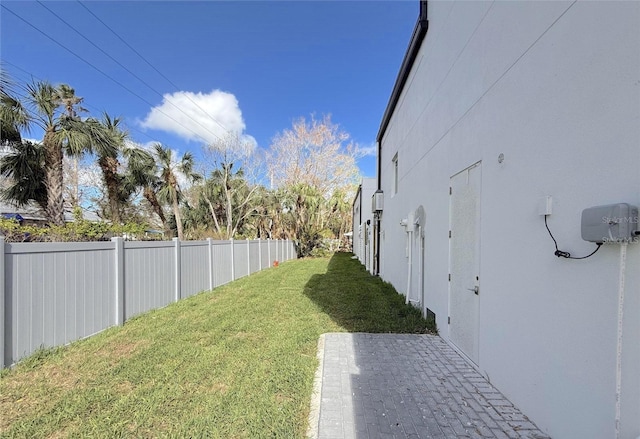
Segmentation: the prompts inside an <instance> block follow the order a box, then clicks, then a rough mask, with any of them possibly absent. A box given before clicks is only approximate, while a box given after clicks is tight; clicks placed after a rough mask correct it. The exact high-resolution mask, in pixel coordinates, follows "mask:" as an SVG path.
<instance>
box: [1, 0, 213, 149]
mask: <svg viewBox="0 0 640 439" xmlns="http://www.w3.org/2000/svg"><path fill="white" fill-rule="evenodd" d="M0 8H2V9H4V10H5V11H7V12H9V13H11V14H12V15H14V16H15V17H16V18H18V19H19V20H20V21H22V22H24V23H25V24H27V25H28V26H29V27H31V28H33V29H34V30H36V31H37V32H39V33H40V34H42V35H43V36H45V37H46V38H47V39H49V40H51V41H52V42H54V43H56V44H57V45H58V46H60V47H62V48H63V49H64V50H66V51H67V52H69V53H70V54H72V55H73V56H75V57H76V58H78V59H79V60H80V61H82V62H84V63H85V64H87V65H89V66H90V67H91V68H93V69H94V70H96V71H97V72H98V73H100V74H101V75H103V76H105V77H107V78H108V79H110V80H111V81H113V82H114V83H115V84H117V85H119V86H120V87H122V88H123V89H124V90H126V91H128V92H129V93H131V94H132V95H133V96H135V97H137V98H138V99H140V100H141V101H142V102H144V103H146V104H147V105H149V106H150V107H152V108H154V107H155V106H154V104H152V103H151V102H149V101H147V100H146V99H145V98H143V97H142V96H140V95H139V94H137V93H136V92H134V91H133V90H131V89H130V88H129V87H127V86H126V85H124V84H122V83H121V82H119V81H118V80H117V79H115V78H113V77H112V76H111V75H109V74H108V73H105V72H103V71H102V70H100V69H99V68H98V67H96V66H95V65H93V64H92V63H90V62H89V61H87V60H86V59H84V58H83V57H82V56H80V55H78V54H77V53H76V52H74V51H73V50H71V49H69V48H68V47H67V46H65V45H64V44H62V43H60V42H59V41H57V40H56V39H55V38H53V37H51V36H49V35H47V34H46V33H45V32H43V31H42V30H40V29H39V28H38V27H37V26H34V25H33V24H31V23H29V22H28V21H27V20H25V19H24V18H22V17H21V16H20V15H18V14H16V13H15V12H13V11H12V10H11V9H9V8H7V7H6V6H5V5H3V4H2V3H0ZM157 110H158V112H159V113H161V114H162V115H164V116H165V117H167V118H168V119H171V120H172V121H174V122H175V123H177V124H178V125H180V126H181V127H183V128H184V129H186V130H188V131H191V132H192V133H193V134H195V136H196V137H199V138H200V139H201V140H203V141H204V143H205V144H206V143H208V140H207V139H205V138H204V137H202V136H201V135H200V134H198V133H196V132H195V131H194V130H192V129H191V128H189V127H187V126H185V125H183V124H182V123H180V122H179V121H177V120H176V119H175V118H173V117H171V116H170V115H168V114H167V113H165V112H164V111H162V110H161V109H159V108H157Z"/></svg>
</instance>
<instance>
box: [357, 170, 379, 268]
mask: <svg viewBox="0 0 640 439" xmlns="http://www.w3.org/2000/svg"><path fill="white" fill-rule="evenodd" d="M377 188H378V182H377V179H376V178H367V177H364V178H363V179H362V181H361V183H360V185H359V186H358V190H357V191H356V196H355V197H354V200H353V209H352V212H353V222H352V224H353V241H352V242H353V253H354V254H355V255H356V256H357V257H358V259H359V260H360V262H361V263H362V264H363V265H364V266H365V267H366V268H367V270H369V272H371V273H373V271H374V269H375V267H374V264H373V213H372V209H371V197H372V196H373V193H374V192H375V191H376V189H377Z"/></svg>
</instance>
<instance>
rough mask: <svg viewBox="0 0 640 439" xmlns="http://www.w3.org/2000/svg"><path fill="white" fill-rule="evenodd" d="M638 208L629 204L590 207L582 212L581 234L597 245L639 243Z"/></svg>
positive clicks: (586, 239) (583, 237)
mask: <svg viewBox="0 0 640 439" xmlns="http://www.w3.org/2000/svg"><path fill="white" fill-rule="evenodd" d="M638 230H639V229H638V208H637V207H635V206H631V205H629V204H627V203H618V204H609V205H606V206H596V207H590V208H588V209H585V210H583V211H582V223H581V234H582V239H584V240H585V241H590V242H596V243H601V244H604V243H622V242H639V241H640V236H639V234H638Z"/></svg>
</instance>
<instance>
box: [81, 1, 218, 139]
mask: <svg viewBox="0 0 640 439" xmlns="http://www.w3.org/2000/svg"><path fill="white" fill-rule="evenodd" d="M76 2H77V3H78V4H79V5H80V6H82V7H83V8H84V9H85V10H86V11H87V12H88V13H89V14H91V15H92V16H93V17H94V18H95V19H96V20H98V21H99V22H100V23H101V24H102V25H103V26H104V27H106V28H107V29H109V31H110V32H111V33H112V34H113V35H115V36H116V38H118V39H119V40H120V41H121V42H122V43H123V44H124V45H125V46H127V47H128V48H129V49H130V50H131V51H132V52H133V53H135V54H136V55H137V56H138V57H139V58H140V59H141V60H142V61H144V62H145V63H147V65H148V66H149V67H151V68H152V69H153V70H155V72H156V73H158V75H160V76H162V77H163V78H164V79H165V80H166V81H167V82H168V83H169V84H171V85H172V86H173V87H174V88H175V89H176V90H180V87H179V86H177V85H176V84H175V83H174V82H173V81H172V80H171V79H169V78H167V76H166V75H165V74H164V73H162V72H161V71H160V70H158V69H157V68H156V67H155V66H154V65H153V64H151V62H149V61H148V60H147V59H146V58H145V57H144V56H142V54H141V53H140V52H138V51H137V50H136V49H135V48H134V47H133V46H131V44H129V43H128V42H127V41H126V40H125V39H124V38H122V37H121V36H120V35H118V33H117V32H116V31H115V30H113V28H111V27H110V26H109V25H108V24H107V23H105V22H104V21H103V20H102V19H100V17H98V16H97V15H96V14H95V13H94V12H93V11H91V9H89V7H88V6H87V5H86V4H85V2H82V1H80V0H76ZM185 97H186V98H187V99H188V100H189V101H191V103H192V104H193V105H195V106H196V107H198V108H199V109H200V111H202V113H203V114H204V115H205V116H207V117H209V118H210V119H211V120H212V121H213V122H215V123H217V124H218V125H219V126H220V127H221V128H222V129H223V130H225V131H226V132H229V129H227V127H225V126H224V125H223V124H222V123H221V122H220V121H219V120H218V119H216V118H215V117H213V116H212V115H211V114H210V113H208V112H207V111H206V110H205V109H204V108H202V107H201V106H200V104H198V103H197V102H196V101H194V100H193V99H191V97H190V96H189V95H185Z"/></svg>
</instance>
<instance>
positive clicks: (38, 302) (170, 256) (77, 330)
mask: <svg viewBox="0 0 640 439" xmlns="http://www.w3.org/2000/svg"><path fill="white" fill-rule="evenodd" d="M295 257H296V250H295V247H294V244H293V242H292V241H289V240H286V241H285V240H266V241H264V240H261V241H258V240H254V241H250V240H246V241H233V240H232V241H214V240H212V239H208V240H206V241H179V240H178V239H177V238H176V239H174V240H173V241H153V242H132V241H124V240H123V239H122V238H113V240H112V241H111V242H90V243H5V241H4V238H3V237H1V236H0V277H1V278H2V283H1V284H0V360H1V364H0V368H2V367H7V366H10V365H12V364H14V363H16V362H17V361H19V360H20V359H21V358H24V357H26V356H28V355H29V354H31V353H33V352H34V351H36V350H37V349H38V348H41V347H54V346H61V345H65V344H67V343H70V342H72V341H74V340H78V339H81V338H85V337H88V336H90V335H93V334H96V333H98V332H100V331H102V330H104V329H106V328H109V327H110V326H115V325H122V324H124V322H125V321H126V320H128V319H130V318H132V317H133V316H135V315H138V314H141V313H144V312H147V311H149V310H152V309H156V308H161V307H164V306H167V305H168V304H170V303H172V302H176V301H178V300H180V299H183V298H186V297H189V296H192V295H194V294H197V293H199V292H202V291H208V290H212V289H214V288H215V287H217V286H220V285H223V284H225V283H228V282H231V281H233V280H235V279H238V278H240V277H243V276H248V275H250V274H252V273H255V272H257V271H260V270H263V269H265V268H269V267H271V266H272V265H273V264H274V262H275V261H279V262H283V261H287V260H289V259H294V258H295Z"/></svg>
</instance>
